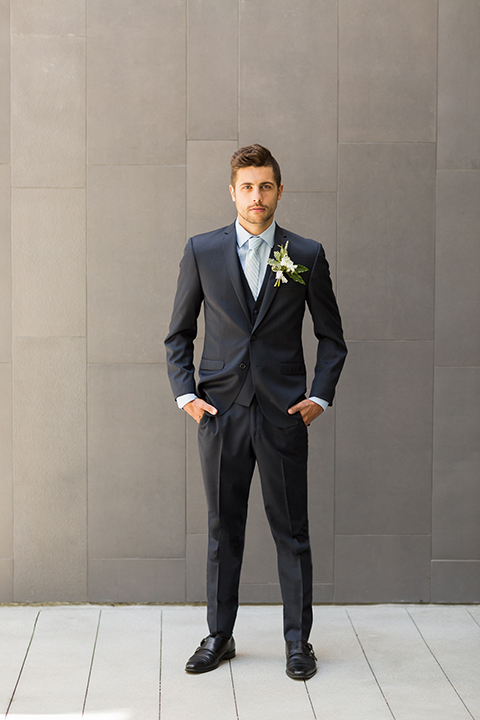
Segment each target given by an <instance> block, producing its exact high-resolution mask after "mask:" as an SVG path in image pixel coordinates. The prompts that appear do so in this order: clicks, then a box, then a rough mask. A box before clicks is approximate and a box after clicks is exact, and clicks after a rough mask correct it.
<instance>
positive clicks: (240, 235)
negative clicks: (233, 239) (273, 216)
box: [235, 217, 276, 249]
mask: <svg viewBox="0 0 480 720" xmlns="http://www.w3.org/2000/svg"><path fill="white" fill-rule="evenodd" d="M275 228H276V223H275V220H274V221H273V222H272V224H271V225H270V226H269V227H268V228H267V229H266V230H264V231H263V232H262V233H260V237H261V238H262V240H265V242H266V243H267V245H268V246H269V248H270V249H272V248H273V243H274V238H275ZM235 230H236V232H237V245H238V247H242V246H243V245H245V243H246V242H248V240H249V239H250V238H251V237H252V233H249V232H248V230H245V228H244V227H243V226H242V225H240V223H239V221H238V217H237V219H236V220H235Z"/></svg>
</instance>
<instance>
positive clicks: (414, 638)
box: [348, 605, 471, 720]
mask: <svg viewBox="0 0 480 720" xmlns="http://www.w3.org/2000/svg"><path fill="white" fill-rule="evenodd" d="M348 614H349V617H350V618H351V620H352V623H353V626H354V628H355V631H356V633H357V635H358V638H359V641H360V643H361V645H362V648H363V650H364V652H365V655H366V658H367V660H368V662H369V664H370V666H371V668H372V671H373V673H374V674H375V677H376V679H377V682H378V683H379V686H380V687H381V689H382V692H383V694H384V696H385V699H386V701H387V703H388V705H389V707H390V709H391V711H392V715H393V716H394V718H395V720H471V715H470V714H469V712H468V711H467V710H466V708H465V705H464V704H463V703H462V701H461V699H460V698H459V697H458V695H457V694H456V692H455V690H454V689H453V688H452V686H451V684H450V683H449V681H448V679H447V678H446V677H445V674H444V673H443V671H442V669H441V668H440V667H439V665H438V664H437V662H436V660H435V658H434V657H433V656H432V654H431V652H430V650H429V649H428V647H427V646H426V645H425V643H424V641H423V639H422V637H421V635H420V633H419V632H418V630H417V628H416V627H415V625H414V623H413V621H412V619H411V618H410V616H409V615H408V612H407V610H406V609H405V608H404V607H401V606H388V605H382V606H378V605H377V606H369V607H351V608H348Z"/></svg>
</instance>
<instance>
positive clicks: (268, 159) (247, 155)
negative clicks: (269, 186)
mask: <svg viewBox="0 0 480 720" xmlns="http://www.w3.org/2000/svg"><path fill="white" fill-rule="evenodd" d="M246 167H271V168H272V170H273V177H274V178H275V182H276V183H277V187H278V188H279V187H280V185H281V184H282V174H281V172H280V165H279V164H278V162H277V161H276V160H275V158H274V157H273V155H272V153H271V152H270V150H267V148H266V147H263V145H259V144H258V143H254V144H253V145H245V147H242V148H240V149H239V150H236V151H235V152H234V153H233V155H232V159H231V160H230V168H231V174H230V182H231V184H232V187H235V181H236V179H237V172H238V170H239V169H240V168H246Z"/></svg>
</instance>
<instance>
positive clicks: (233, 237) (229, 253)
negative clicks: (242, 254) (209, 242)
mask: <svg viewBox="0 0 480 720" xmlns="http://www.w3.org/2000/svg"><path fill="white" fill-rule="evenodd" d="M223 254H224V257H225V264H226V266H227V270H228V274H229V275H230V280H231V282H232V285H233V288H234V290H235V293H236V295H237V298H238V302H239V303H240V305H241V307H242V310H243V312H244V313H245V317H246V318H247V320H248V321H249V322H250V313H249V310H248V305H247V301H246V299H245V293H244V292H243V284H242V278H241V277H240V272H241V269H240V263H239V261H238V252H237V234H236V232H235V223H233V224H232V225H230V226H229V227H228V228H227V229H226V230H225V235H224V237H223Z"/></svg>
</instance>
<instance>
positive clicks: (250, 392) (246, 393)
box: [235, 258, 270, 407]
mask: <svg viewBox="0 0 480 720" xmlns="http://www.w3.org/2000/svg"><path fill="white" fill-rule="evenodd" d="M238 264H239V265H240V277H241V278H242V286H243V292H244V295H245V300H246V301H247V306H248V311H249V313H250V322H251V324H252V329H253V326H254V324H255V321H256V319H257V315H258V313H259V310H260V306H261V304H262V301H263V298H264V295H265V287H266V284H267V279H268V277H269V275H270V273H269V272H268V270H269V266H268V265H267V269H266V271H265V277H264V279H263V283H262V287H261V288H260V292H259V294H258V298H257V299H256V300H255V298H254V297H253V295H252V291H251V290H250V285H249V284H248V280H247V278H246V277H245V273H244V272H243V268H242V264H241V262H240V258H238ZM254 397H255V388H254V386H253V380H252V370H251V364H250V363H249V367H248V372H247V374H246V376H245V381H244V383H243V385H242V389H241V390H240V392H239V393H238V395H237V397H236V399H235V402H236V403H238V404H239V405H243V406H244V407H249V405H250V404H251V402H252V400H253V398H254Z"/></svg>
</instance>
